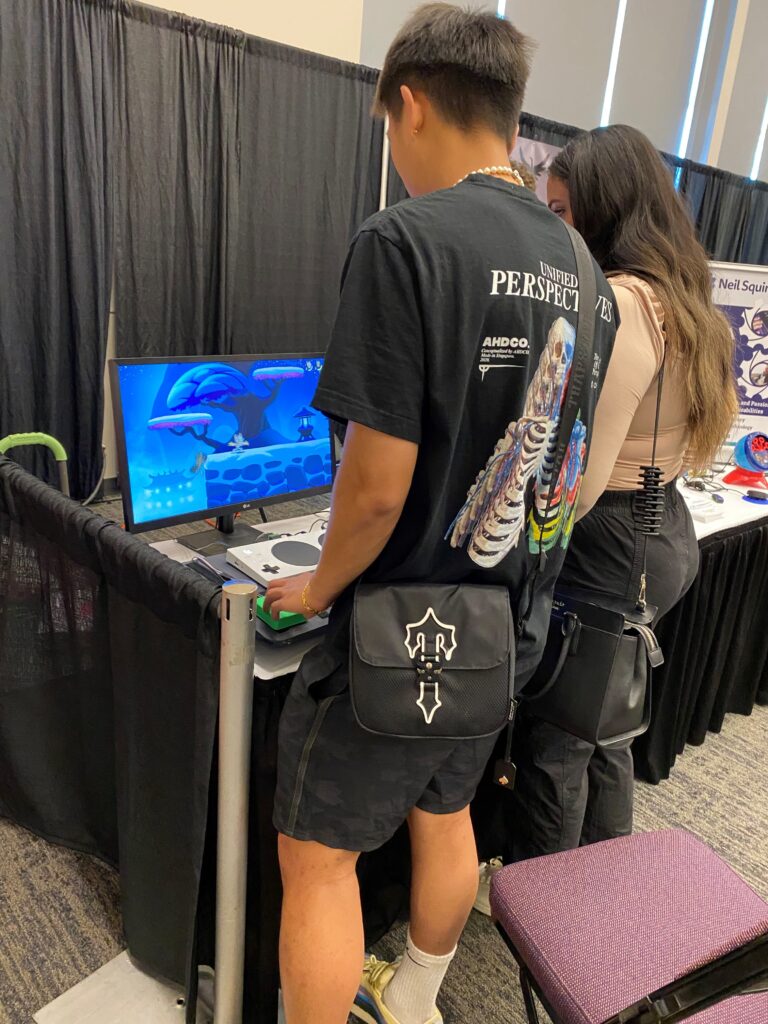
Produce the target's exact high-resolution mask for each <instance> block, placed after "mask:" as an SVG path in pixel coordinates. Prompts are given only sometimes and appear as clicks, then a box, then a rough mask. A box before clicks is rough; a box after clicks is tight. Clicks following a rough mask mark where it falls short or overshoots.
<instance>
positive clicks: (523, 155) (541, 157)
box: [510, 138, 560, 205]
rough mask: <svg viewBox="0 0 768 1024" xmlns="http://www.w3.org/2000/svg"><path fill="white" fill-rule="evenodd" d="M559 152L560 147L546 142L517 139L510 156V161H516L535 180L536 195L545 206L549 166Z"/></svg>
mask: <svg viewBox="0 0 768 1024" xmlns="http://www.w3.org/2000/svg"><path fill="white" fill-rule="evenodd" d="M559 152H560V146H551V145H549V143H547V142H534V141H533V139H524V138H518V140H517V142H516V144H515V148H514V149H513V150H512V153H511V154H510V159H511V160H518V161H519V162H520V163H521V164H525V165H526V166H527V167H528V169H529V170H530V171H531V173H532V174H533V176H534V178H535V179H536V195H537V196H538V197H539V199H540V200H541V201H542V203H544V204H545V205H546V202H547V178H548V177H549V165H550V164H551V163H552V161H553V160H554V159H555V157H556V156H557V154H558V153H559Z"/></svg>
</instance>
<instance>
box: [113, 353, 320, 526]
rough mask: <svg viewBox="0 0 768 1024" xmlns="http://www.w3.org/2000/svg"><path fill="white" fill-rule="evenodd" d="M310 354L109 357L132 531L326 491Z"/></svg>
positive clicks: (315, 365)
mask: <svg viewBox="0 0 768 1024" xmlns="http://www.w3.org/2000/svg"><path fill="white" fill-rule="evenodd" d="M322 365H323V360H322V357H320V356H318V355H309V356H279V357H271V358H267V357H263V356H232V357H225V358H219V359H211V358H203V357H201V358H198V359H167V360H162V359H117V360H113V361H112V364H111V366H110V371H111V375H112V393H113V399H114V405H115V421H116V427H117V438H118V454H119V461H120V473H121V488H122V491H123V500H124V505H125V513H126V524H127V526H128V528H129V529H131V530H134V531H140V530H142V529H144V530H146V529H151V528H152V527H155V526H158V525H160V524H161V523H162V524H168V522H169V521H173V522H189V521H192V520H194V519H203V518H205V517H206V516H209V515H222V514H224V513H228V512H231V511H235V510H242V509H244V508H250V507H254V508H255V507H259V506H262V505H267V504H271V503H273V502H276V501H280V500H281V499H282V500H286V499H289V498H292V497H296V496H303V495H307V494H316V493H320V492H322V491H325V490H328V489H329V488H330V486H331V484H332V482H333V472H334V460H333V438H332V432H331V430H330V424H329V421H328V420H327V419H326V417H325V416H323V415H322V414H321V413H319V412H316V411H315V410H314V409H312V408H311V407H310V402H311V401H312V398H313V396H314V393H315V390H316V388H317V383H318V379H319V376H320V371H321V369H322Z"/></svg>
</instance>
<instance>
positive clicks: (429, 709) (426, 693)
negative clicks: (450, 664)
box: [416, 641, 443, 725]
mask: <svg viewBox="0 0 768 1024" xmlns="http://www.w3.org/2000/svg"><path fill="white" fill-rule="evenodd" d="M430 648H431V649H430ZM442 672H443V666H442V663H441V661H440V655H439V653H438V651H437V645H436V643H435V642H434V641H432V643H429V642H427V643H425V644H424V649H423V650H422V652H421V654H420V655H419V658H418V661H417V662H416V681H417V683H418V684H419V699H418V700H417V701H416V704H417V705H418V707H420V708H421V713H422V714H423V715H424V721H425V722H426V723H427V725H432V719H433V718H434V717H435V712H436V711H437V709H438V708H441V707H442V706H443V702H442V701H441V700H440V676H441V675H442ZM430 698H431V699H430Z"/></svg>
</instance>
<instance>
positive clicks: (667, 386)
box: [578, 274, 689, 518]
mask: <svg viewBox="0 0 768 1024" xmlns="http://www.w3.org/2000/svg"><path fill="white" fill-rule="evenodd" d="M609 282H610V284H611V287H612V288H613V291H614V294H615V296H616V303H617V305H618V307H619V316H620V317H621V322H620V325H619V329H618V331H617V332H616V342H615V344H614V348H613V355H612V356H611V361H610V363H609V365H608V371H607V373H606V376H605V382H604V384H603V390H602V392H601V394H600V400H599V402H598V404H597V410H596V412H595V423H594V426H593V428H592V444H591V446H590V452H589V461H588V464H587V471H586V473H585V474H584V481H583V483H582V487H581V495H580V498H579V507H578V517H579V518H581V517H582V516H583V515H585V514H586V513H587V512H588V511H589V510H590V509H591V508H592V506H593V505H594V503H595V502H596V501H597V499H598V498H599V497H600V495H601V494H602V493H603V491H634V490H637V488H638V487H639V483H640V481H639V472H640V466H647V465H650V462H651V451H652V448H653V424H654V420H655V418H656V400H657V394H658V392H657V383H658V374H659V370H660V369H661V363H662V359H663V358H664V310H663V309H662V307H661V303H660V302H659V300H658V299H657V298H656V295H655V294H654V291H653V289H652V288H651V286H650V285H648V284H646V282H645V281H642V280H641V279H640V278H639V277H634V276H632V275H630V274H616V275H614V276H612V277H609ZM688 438H689V431H688V404H687V401H686V398H685V390H684V388H683V381H682V378H681V374H680V368H679V366H678V365H677V364H676V362H675V360H674V358H673V357H672V355H671V354H670V355H669V356H668V358H667V363H666V366H665V369H664V387H663V389H662V398H661V416H660V419H659V437H658V443H657V446H656V465H657V466H660V467H661V469H662V470H663V473H664V482H665V483H667V482H668V481H670V480H674V479H675V477H676V476H678V475H679V473H680V470H681V469H682V466H683V461H684V458H685V452H686V449H687V447H688Z"/></svg>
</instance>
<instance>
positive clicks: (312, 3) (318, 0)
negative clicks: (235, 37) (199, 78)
mask: <svg viewBox="0 0 768 1024" xmlns="http://www.w3.org/2000/svg"><path fill="white" fill-rule="evenodd" d="M152 3H153V6H154V7H165V8H166V9H167V10H169V11H178V12H179V13H180V14H188V15H190V16H191V17H193V18H203V19H204V20H205V21H213V22H216V23H217V24H219V25H229V26H231V27H232V28H238V29H241V30H242V31H243V32H248V33H249V34H250V35H255V36H264V37H265V38H267V39H276V40H278V42H281V43H288V44H289V45H290V46H300V47H302V49H304V50H315V51H316V52H317V53H325V54H328V55H329V56H331V57H339V58H340V59H341V60H351V61H359V60H360V34H361V31H362V22H363V0H175V2H174V0H152Z"/></svg>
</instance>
